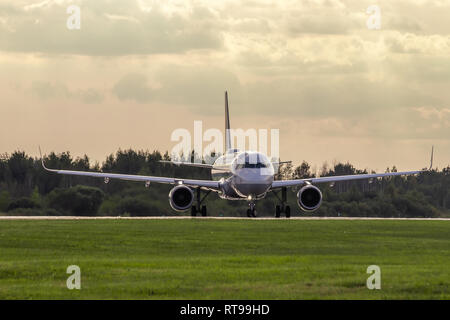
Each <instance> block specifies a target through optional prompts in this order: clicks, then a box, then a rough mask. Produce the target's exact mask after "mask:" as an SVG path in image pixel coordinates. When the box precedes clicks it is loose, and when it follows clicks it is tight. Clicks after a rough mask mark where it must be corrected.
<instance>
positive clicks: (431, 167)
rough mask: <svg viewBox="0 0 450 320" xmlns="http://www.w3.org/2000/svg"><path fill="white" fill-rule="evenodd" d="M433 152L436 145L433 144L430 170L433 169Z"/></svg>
mask: <svg viewBox="0 0 450 320" xmlns="http://www.w3.org/2000/svg"><path fill="white" fill-rule="evenodd" d="M433 153H434V146H431V160H430V168H429V169H428V170H431V169H433Z"/></svg>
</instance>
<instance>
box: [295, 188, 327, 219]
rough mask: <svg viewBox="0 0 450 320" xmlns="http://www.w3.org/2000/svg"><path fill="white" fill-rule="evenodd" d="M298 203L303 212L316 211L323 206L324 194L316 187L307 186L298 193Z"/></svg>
mask: <svg viewBox="0 0 450 320" xmlns="http://www.w3.org/2000/svg"><path fill="white" fill-rule="evenodd" d="M297 203H298V206H299V207H300V209H302V210H303V211H307V212H312V211H315V210H317V209H319V207H320V205H321V204H322V192H320V190H319V188H317V187H316V186H313V185H311V184H309V185H306V186H304V187H303V188H301V189H300V190H299V191H298V193H297Z"/></svg>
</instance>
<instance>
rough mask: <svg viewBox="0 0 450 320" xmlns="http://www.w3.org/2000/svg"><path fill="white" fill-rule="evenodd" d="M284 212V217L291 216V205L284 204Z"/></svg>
mask: <svg viewBox="0 0 450 320" xmlns="http://www.w3.org/2000/svg"><path fill="white" fill-rule="evenodd" d="M284 213H285V214H286V218H290V217H291V207H289V206H286V208H285V209H284Z"/></svg>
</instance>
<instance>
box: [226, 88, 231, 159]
mask: <svg viewBox="0 0 450 320" xmlns="http://www.w3.org/2000/svg"><path fill="white" fill-rule="evenodd" d="M225 149H226V151H228V150H230V149H231V136H230V114H229V111H228V92H227V91H225Z"/></svg>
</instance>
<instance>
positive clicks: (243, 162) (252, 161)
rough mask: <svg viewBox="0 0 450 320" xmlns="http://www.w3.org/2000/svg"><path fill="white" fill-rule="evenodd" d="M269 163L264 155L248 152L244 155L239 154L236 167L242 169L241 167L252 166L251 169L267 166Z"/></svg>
mask: <svg viewBox="0 0 450 320" xmlns="http://www.w3.org/2000/svg"><path fill="white" fill-rule="evenodd" d="M268 167H269V164H268V163H267V159H265V157H263V156H261V155H259V154H250V155H249V154H248V153H246V154H245V156H241V157H239V158H238V161H237V164H236V169H242V168H252V169H259V168H268Z"/></svg>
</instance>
